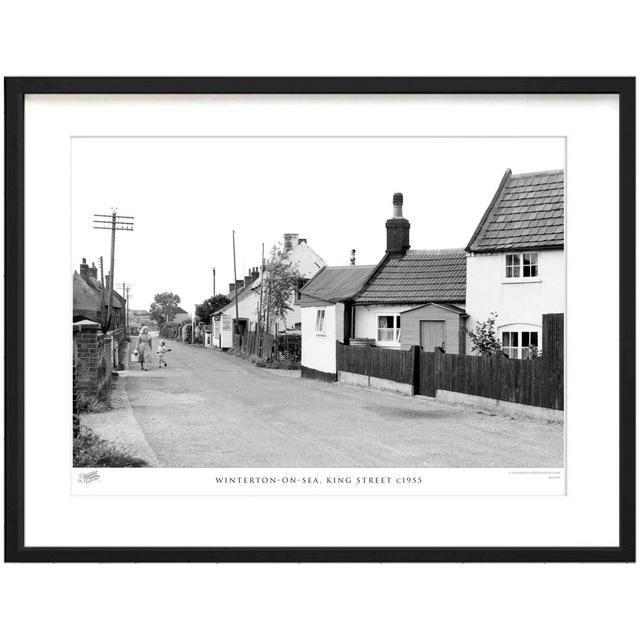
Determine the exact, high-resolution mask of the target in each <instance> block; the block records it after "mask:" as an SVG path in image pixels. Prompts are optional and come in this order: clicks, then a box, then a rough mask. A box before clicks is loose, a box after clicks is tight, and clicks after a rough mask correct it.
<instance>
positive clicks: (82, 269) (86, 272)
mask: <svg viewBox="0 0 640 640" xmlns="http://www.w3.org/2000/svg"><path fill="white" fill-rule="evenodd" d="M80 275H81V276H82V277H83V278H86V277H87V276H88V275H89V265H88V264H87V260H86V258H82V263H81V264H80Z"/></svg>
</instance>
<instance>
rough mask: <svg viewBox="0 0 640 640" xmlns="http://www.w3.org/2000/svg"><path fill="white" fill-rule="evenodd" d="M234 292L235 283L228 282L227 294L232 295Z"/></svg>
mask: <svg viewBox="0 0 640 640" xmlns="http://www.w3.org/2000/svg"><path fill="white" fill-rule="evenodd" d="M235 290H236V283H235V282H230V283H229V294H232V293H234V292H235Z"/></svg>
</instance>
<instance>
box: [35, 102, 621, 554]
mask: <svg viewBox="0 0 640 640" xmlns="http://www.w3.org/2000/svg"><path fill="white" fill-rule="evenodd" d="M25 123H26V133H25V184H26V194H25V242H26V249H25V265H26V266H25V287H26V291H27V292H32V291H38V292H39V295H38V296H33V295H27V296H26V308H25V315H26V328H25V331H26V335H27V336H35V335H37V334H38V333H39V332H40V331H41V318H40V310H41V309H42V308H45V309H49V310H50V311H51V313H50V317H49V318H48V320H47V321H48V325H47V326H48V329H49V330H50V331H51V332H52V333H53V334H54V335H56V336H59V337H58V339H57V340H55V341H53V342H51V343H50V344H48V346H47V357H48V359H49V361H51V362H56V363H58V364H59V367H60V372H61V373H62V371H64V370H65V369H64V367H63V363H64V362H65V361H66V363H67V367H66V371H67V372H68V371H69V370H70V368H71V354H72V347H71V335H70V332H69V331H68V323H69V321H70V312H69V310H70V309H71V307H72V302H71V298H70V296H71V283H70V282H69V279H68V275H69V273H70V272H71V266H70V265H69V257H70V255H71V251H70V238H69V235H68V234H67V233H64V232H63V233H58V237H57V241H56V243H55V244H53V243H51V242H50V238H51V237H54V236H55V235H56V233H57V232H58V231H59V230H60V229H69V223H68V222H67V220H68V212H69V211H70V201H69V195H70V189H69V185H70V183H71V180H70V174H69V167H70V165H69V158H70V155H71V145H70V143H69V141H70V136H71V135H73V134H76V133H78V132H80V133H84V132H90V133H93V134H99V135H111V134H114V133H115V134H122V135H129V134H132V133H137V134H139V135H154V134H157V133H158V132H162V133H164V134H166V135H176V134H180V135H198V134H204V135H237V134H238V133H241V134H243V133H246V132H248V133H251V134H253V133H254V132H255V131H256V130H258V131H260V132H262V133H264V134H266V135H300V134H311V135H323V134H335V135H345V134H351V135H372V134H373V135H407V134H410V133H412V132H413V133H415V134H418V135H425V136H431V135H442V134H447V135H461V136H465V135H470V134H471V133H474V134H475V135H479V136H488V135H491V136H505V135H507V136H508V135H511V134H514V133H518V134H520V135H528V136H536V135H551V136H559V135H566V136H567V143H566V148H567V162H566V164H567V167H568V171H567V196H568V198H567V200H568V210H567V273H568V280H567V289H568V296H567V316H566V317H567V338H568V339H567V344H566V354H567V361H568V366H567V384H566V391H567V404H566V411H565V414H566V427H567V440H568V444H569V446H568V447H567V465H566V466H567V469H568V470H569V471H568V486H569V490H568V491H567V495H566V496H563V497H558V496H548V497H542V496H541V495H540V494H546V493H549V492H550V491H553V488H551V489H550V488H549V483H550V482H553V484H556V485H557V488H556V492H557V493H561V492H562V488H563V487H562V484H563V482H562V480H560V479H557V480H553V481H550V480H549V479H548V478H547V477H546V476H536V477H534V478H528V480H529V482H530V487H531V488H530V490H529V491H526V490H525V489H524V484H521V485H520V488H522V492H523V493H525V492H526V493H534V494H537V495H536V496H533V495H531V496H529V497H528V498H527V499H518V498H514V497H513V495H512V494H513V493H514V487H513V485H515V484H520V482H521V481H522V478H521V477H520V476H509V477H505V478H503V482H504V483H505V484H507V483H508V484H509V485H512V486H507V487H505V489H504V490H502V488H501V487H500V486H496V485H495V484H494V485H493V488H492V487H491V486H490V485H489V481H490V479H491V478H492V477H493V478H494V479H495V476H493V475H492V474H490V473H485V470H470V471H465V470H447V473H446V475H445V476H444V477H447V478H449V480H448V481H444V480H440V481H439V480H438V478H439V477H440V478H442V475H441V474H440V473H438V472H437V471H435V470H433V471H430V472H429V473H427V472H423V473H422V475H423V476H424V481H425V483H426V484H427V485H431V487H432V489H433V491H427V493H435V494H439V493H445V494H450V493H457V494H458V495H457V496H455V497H454V498H452V499H449V500H447V499H445V498H443V497H440V496H438V495H423V496H415V495H414V496H412V497H411V498H410V499H407V498H406V497H390V496H386V497H383V496H381V492H379V493H377V494H375V495H368V496H363V497H355V496H351V497H342V498H340V499H339V500H329V499H323V498H316V497H306V496H300V495H298V496H296V499H295V500H294V499H289V500H282V499H278V498H276V497H263V498H255V499H253V498H249V497H247V498H246V500H245V499H235V500H234V499H231V498H225V497H219V496H215V495H211V496H199V497H191V498H188V499H183V498H178V499H176V498H173V497H172V495H174V494H175V492H176V488H177V490H178V492H181V493H182V495H185V494H186V495H191V491H190V490H189V489H188V488H187V489H183V490H182V491H181V487H184V484H181V483H182V482H185V478H186V479H187V480H186V483H187V484H189V482H190V481H193V479H194V478H200V479H201V478H202V477H203V475H204V476H205V477H206V476H207V475H208V474H207V473H206V472H204V474H203V475H199V473H198V472H197V471H196V470H192V469H178V470H164V471H162V470H160V473H154V472H153V471H151V472H149V471H146V472H145V471H144V470H142V471H140V470H128V471H125V470H111V471H109V473H106V472H105V473H104V477H103V479H102V480H101V481H100V482H101V484H104V489H102V488H99V489H98V492H104V493H106V494H112V493H118V494H121V493H122V490H123V488H124V487H123V485H122V484H121V483H122V482H125V486H126V485H128V486H127V488H128V489H129V493H130V494H131V495H130V496H129V497H125V498H122V499H120V500H116V499H114V498H110V497H108V496H107V495H105V496H94V497H93V498H91V499H88V498H87V499H82V498H80V497H76V496H72V495H70V492H69V469H70V467H71V463H70V454H71V447H70V443H69V439H70V433H69V429H68V422H65V421H64V420H59V419H57V420H51V418H50V416H69V414H70V412H71V411H70V403H71V395H72V394H71V376H70V375H66V376H63V375H61V376H60V378H59V379H56V382H55V384H52V383H51V375H50V371H49V370H48V368H47V367H43V366H42V352H41V347H40V344H39V342H38V341H37V340H33V339H32V340H27V343H26V348H25V367H26V382H27V384H26V388H25V403H26V408H25V451H26V467H25V503H26V508H25V543H26V544H27V546H61V545H72V546H73V545H82V546H105V545H114V546H142V545H150V546H153V545H157V546H162V545H166V546H183V545H187V546H233V545H238V546H271V545H288V546H322V545H328V546H357V545H363V546H395V545H399V546H421V545H425V546H490V545H494V546H539V545H542V546H612V545H615V544H617V542H618V527H617V524H618V464H617V462H618V438H617V430H615V429H610V430H608V431H606V432H603V430H602V425H605V424H616V423H617V410H616V409H617V408H616V405H615V403H612V402H611V401H610V400H608V399H610V398H616V397H617V391H618V386H617V369H618V362H617V352H616V350H615V349H609V350H604V351H600V352H599V353H598V367H599V368H600V369H601V370H603V371H607V372H609V373H608V375H607V376H606V377H605V378H603V377H601V376H597V375H593V371H592V367H593V358H592V355H591V353H590V352H589V350H588V349H585V345H592V344H594V338H593V328H592V325H591V323H588V322H584V317H585V315H586V314H588V312H589V309H590V305H591V304H592V303H593V291H594V290H600V291H605V290H607V291H608V294H607V299H608V302H609V305H610V308H609V316H608V319H609V326H608V341H609V343H610V344H612V345H616V344H617V327H618V322H617V313H618V305H617V296H616V288H615V287H611V286H610V283H614V282H616V281H617V279H618V260H617V242H618V227H617V217H616V216H615V215H610V216H609V217H608V223H607V224H606V225H602V222H601V221H602V215H603V212H609V211H610V212H612V213H613V212H615V211H616V210H617V190H618V168H617V158H618V108H617V98H616V97H615V96H603V95H598V96H556V97H550V96H526V97H523V96H471V95H466V96H461V97H458V96H404V97H398V96H367V97H366V98H365V97H363V96H355V97H352V96H342V97H340V96H290V97H286V96H246V97H243V96H224V97H222V98H220V97H216V96H197V97H188V96H153V97H144V96H130V97H127V96H115V97H106V98H105V97H99V98H96V97H95V96H80V97H78V96H66V97H65V96H38V95H30V96H28V97H27V101H26V109H25ZM424 140H425V141H426V140H428V139H424ZM421 141H422V139H420V140H419V142H418V144H417V145H415V146H413V154H411V153H410V151H409V147H408V146H407V145H406V144H405V145H403V147H404V154H405V156H407V160H405V161H407V162H408V157H409V156H412V157H413V158H414V162H416V163H420V162H421V161H422V158H423V153H417V155H416V152H417V151H419V150H422V149H423V148H424V146H423V145H424V143H422V142H421ZM341 142H342V141H341ZM323 144H328V145H331V144H332V143H331V140H329V142H326V143H325V142H323ZM371 144H372V143H371ZM412 144H413V143H412ZM448 144H449V143H448V138H441V139H440V140H439V141H438V145H442V146H443V147H444V148H445V149H446V148H447V146H448ZM452 144H455V145H456V146H459V147H460V148H461V149H464V148H465V147H466V146H467V144H468V143H467V141H466V139H464V138H459V139H456V141H455V142H454V143H452ZM479 144H485V142H484V138H483V139H481V140H480V142H479ZM526 144H527V143H526V141H525V142H521V141H520V142H518V144H517V146H518V147H524V146H525V145H526ZM548 144H550V143H548ZM492 146H493V142H492V141H491V140H490V141H489V144H488V148H489V149H490V148H491V147H492ZM556 146H559V147H560V149H561V148H562V146H561V145H558V144H557V143H556ZM73 149H74V150H75V142H74V144H73ZM446 157H447V154H443V158H446ZM595 159H598V160H599V162H595V161H594V160H595ZM556 162H558V159H556ZM556 166H557V165H556ZM250 175H251V173H249V176H250ZM398 177H400V176H398ZM365 185H366V182H365V183H364V184H363V186H362V188H363V189H364V188H365ZM314 186H316V185H315V184H314ZM421 186H422V185H421ZM148 188H151V187H148ZM434 188H435V187H434ZM74 191H75V190H74ZM50 211H57V212H59V213H58V214H57V215H55V216H51V215H50V214H49V212H50ZM573 212H575V213H573ZM304 214H306V211H304V210H303V215H301V216H300V218H301V220H305V218H306V216H305V215H304ZM196 220H197V218H196V216H194V222H195V221H196ZM72 234H75V225H74V226H73V227H72ZM371 235H373V233H372V234H371ZM74 237H75V235H74ZM598 245H602V246H606V247H610V257H609V259H608V260H606V261H601V262H600V263H599V264H598V269H597V270H592V271H591V272H590V273H589V278H588V279H586V278H584V277H583V273H584V271H583V267H584V265H585V264H590V263H591V262H592V260H593V247H595V246H598ZM41 262H45V263H46V264H47V273H48V276H49V278H51V279H52V280H53V281H55V282H60V283H62V282H68V283H69V284H68V287H67V288H63V287H62V286H58V287H48V288H46V289H44V290H42V287H41V282H42V268H41V266H40V263H41ZM65 294H66V299H65ZM65 336H66V341H65ZM583 396H586V397H590V398H593V401H592V402H591V403H589V404H587V403H584V402H583V401H582V397H583ZM595 460H597V463H598V473H594V472H593V464H594V461H595ZM284 473H287V471H286V470H284ZM409 473H413V471H411V470H410V471H409ZM151 474H153V475H151ZM177 474H179V476H178V480H177V482H176V483H175V487H173V488H171V489H169V490H168V491H166V492H163V490H162V484H163V479H164V481H165V482H166V481H168V482H169V483H173V477H174V475H177ZM469 475H471V476H473V477H475V475H478V476H479V479H478V483H477V490H478V492H479V493H484V496H481V497H477V495H476V491H475V490H474V489H469V484H470V482H469V480H468V476H469ZM74 477H75V474H74ZM465 477H466V478H467V481H465ZM43 478H46V482H43ZM149 478H154V481H155V483H156V484H157V485H158V487H159V491H158V493H161V494H162V495H161V496H158V497H156V498H155V499H150V498H145V497H144V496H146V495H147V494H148V491H149V490H148V486H145V482H144V479H146V480H147V482H148V481H149ZM127 479H128V480H129V481H128V482H127ZM117 480H119V482H117ZM533 480H536V481H537V482H535V483H534V482H533ZM536 484H541V485H542V486H541V488H540V489H537V487H536V486H535V485H536ZM118 485H120V486H118ZM94 486H95V485H89V487H87V489H89V490H90V491H93V490H94ZM268 488H269V487H267V489H268ZM456 488H457V491H456ZM199 492H200V491H198V493H199ZM260 493H261V494H262V493H263V492H262V491H261V492H260ZM345 493H347V492H346V491H345ZM169 514H170V515H169ZM170 516H173V517H170ZM256 520H258V521H260V523H261V525H260V526H259V527H258V526H256ZM88 522H91V526H90V527H88V526H87V523H88ZM336 523H339V526H336ZM470 523H472V526H470Z"/></svg>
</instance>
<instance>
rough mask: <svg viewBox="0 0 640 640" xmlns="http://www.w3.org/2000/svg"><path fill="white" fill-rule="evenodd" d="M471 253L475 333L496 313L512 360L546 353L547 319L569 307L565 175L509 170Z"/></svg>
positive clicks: (471, 306) (471, 311)
mask: <svg viewBox="0 0 640 640" xmlns="http://www.w3.org/2000/svg"><path fill="white" fill-rule="evenodd" d="M466 250H467V252H468V258H467V305H466V310H467V313H468V314H469V320H468V328H472V327H473V326H475V323H476V322H483V321H485V320H486V319H487V318H488V317H489V314H491V313H493V312H495V313H497V315H498V317H497V321H496V327H497V332H498V338H499V339H500V340H501V342H502V346H503V350H504V352H505V353H507V355H509V357H511V358H527V357H529V356H530V355H531V353H532V351H533V350H534V349H538V350H539V349H542V350H544V345H543V344H542V314H543V313H562V312H564V308H565V256H564V171H563V170H555V171H541V172H536V173H522V174H516V175H514V174H512V173H511V170H510V169H508V170H507V171H506V173H505V174H504V176H503V178H502V181H501V182H500V185H499V186H498V190H497V191H496V194H495V196H494V197H493V199H492V201H491V203H490V205H489V207H488V209H487V210H486V212H485V214H484V216H483V217H482V219H481V220H480V223H479V224H478V227H477V229H476V230H475V232H474V234H473V236H472V237H471V240H470V241H469V244H468V246H467V249H466ZM468 347H469V348H470V344H469V345H468Z"/></svg>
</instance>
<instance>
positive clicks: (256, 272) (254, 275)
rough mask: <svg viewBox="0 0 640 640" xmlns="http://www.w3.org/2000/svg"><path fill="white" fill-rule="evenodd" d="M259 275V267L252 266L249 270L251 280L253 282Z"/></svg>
mask: <svg viewBox="0 0 640 640" xmlns="http://www.w3.org/2000/svg"><path fill="white" fill-rule="evenodd" d="M259 277H260V269H258V267H254V268H253V269H252V270H251V282H255V281H256V280H257V279H258V278H259Z"/></svg>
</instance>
